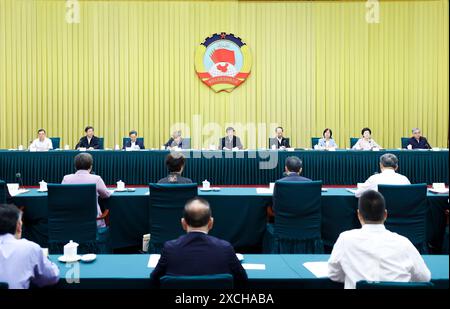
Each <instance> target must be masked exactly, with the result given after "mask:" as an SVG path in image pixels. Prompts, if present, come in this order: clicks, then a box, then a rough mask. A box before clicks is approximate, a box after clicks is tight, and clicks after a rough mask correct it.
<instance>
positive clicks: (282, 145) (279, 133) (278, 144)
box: [269, 127, 291, 150]
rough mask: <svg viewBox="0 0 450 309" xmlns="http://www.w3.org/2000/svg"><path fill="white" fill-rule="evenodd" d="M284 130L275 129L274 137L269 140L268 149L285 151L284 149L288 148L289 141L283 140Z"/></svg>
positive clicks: (281, 128)
mask: <svg viewBox="0 0 450 309" xmlns="http://www.w3.org/2000/svg"><path fill="white" fill-rule="evenodd" d="M283 133H284V129H283V127H276V128H275V137H274V138H271V139H270V140H269V141H270V145H269V146H270V148H272V149H273V148H275V149H281V150H285V149H286V148H290V147H291V145H289V139H288V138H285V137H284V136H283Z"/></svg>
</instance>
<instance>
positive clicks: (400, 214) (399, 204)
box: [378, 183, 427, 251]
mask: <svg viewBox="0 0 450 309" xmlns="http://www.w3.org/2000/svg"><path fill="white" fill-rule="evenodd" d="M378 191H379V192H380V193H381V194H382V195H383V196H384V199H385V201H386V210H387V212H388V217H387V220H386V222H385V226H386V228H387V229H388V230H390V231H392V232H395V233H398V234H400V235H402V236H405V237H407V238H408V239H409V240H410V241H411V242H412V243H413V244H414V245H415V246H417V245H420V244H422V243H424V242H425V241H426V215H427V185H426V184H424V183H423V184H414V185H378ZM419 251H421V250H419Z"/></svg>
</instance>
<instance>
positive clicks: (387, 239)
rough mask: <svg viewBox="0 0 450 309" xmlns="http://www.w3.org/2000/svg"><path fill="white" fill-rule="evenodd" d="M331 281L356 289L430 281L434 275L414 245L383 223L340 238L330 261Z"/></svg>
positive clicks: (348, 232)
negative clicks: (384, 283)
mask: <svg viewBox="0 0 450 309" xmlns="http://www.w3.org/2000/svg"><path fill="white" fill-rule="evenodd" d="M328 275H329V277H330V279H331V280H333V281H338V282H345V288H346V289H354V288H355V287H356V282H358V281H360V280H367V281H394V282H428V281H430V279H431V273H430V271H429V269H428V267H427V266H426V265H425V262H424V260H423V259H422V257H421V256H420V254H419V252H418V251H417V249H416V248H415V247H414V245H413V244H412V243H411V242H410V241H409V240H408V239H407V238H406V237H403V236H401V235H398V234H397V233H392V232H390V231H388V230H387V229H386V228H385V227H384V225H383V224H364V225H363V227H362V228H361V229H354V230H351V231H346V232H343V233H341V235H339V238H338V240H337V241H336V243H335V244H334V247H333V251H332V252H331V256H330V259H329V260H328Z"/></svg>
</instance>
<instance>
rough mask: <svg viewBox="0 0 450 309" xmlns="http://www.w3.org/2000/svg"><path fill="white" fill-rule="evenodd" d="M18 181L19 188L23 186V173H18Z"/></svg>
mask: <svg viewBox="0 0 450 309" xmlns="http://www.w3.org/2000/svg"><path fill="white" fill-rule="evenodd" d="M16 181H17V182H18V183H19V189H20V188H22V187H23V181H22V174H20V173H16Z"/></svg>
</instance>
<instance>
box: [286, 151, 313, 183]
mask: <svg viewBox="0 0 450 309" xmlns="http://www.w3.org/2000/svg"><path fill="white" fill-rule="evenodd" d="M302 170H303V162H302V160H300V158H298V157H296V156H291V157H287V158H286V160H285V163H284V171H285V172H284V175H285V177H283V178H281V179H279V180H278V181H311V179H309V178H306V177H303V176H300V174H301V173H302Z"/></svg>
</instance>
